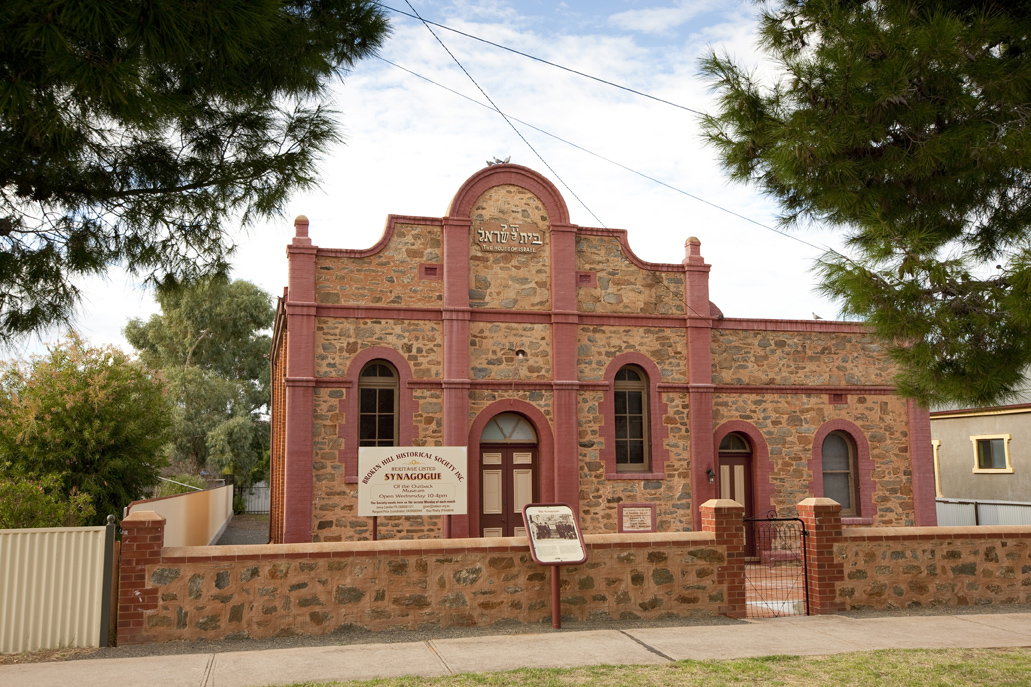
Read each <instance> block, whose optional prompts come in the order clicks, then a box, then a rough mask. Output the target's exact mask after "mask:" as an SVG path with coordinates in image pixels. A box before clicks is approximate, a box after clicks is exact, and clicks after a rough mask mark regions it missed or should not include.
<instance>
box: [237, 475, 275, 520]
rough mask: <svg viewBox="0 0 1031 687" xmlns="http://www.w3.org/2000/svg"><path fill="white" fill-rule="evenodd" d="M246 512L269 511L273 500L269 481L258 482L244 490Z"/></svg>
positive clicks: (244, 510)
mask: <svg viewBox="0 0 1031 687" xmlns="http://www.w3.org/2000/svg"><path fill="white" fill-rule="evenodd" d="M243 501H244V504H245V507H244V509H243V512H244V513H268V512H269V503H270V502H271V498H270V493H269V486H268V482H257V483H255V484H253V485H251V486H250V487H248V488H247V489H244V492H243Z"/></svg>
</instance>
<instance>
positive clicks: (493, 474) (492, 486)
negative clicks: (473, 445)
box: [480, 444, 539, 537]
mask: <svg viewBox="0 0 1031 687" xmlns="http://www.w3.org/2000/svg"><path fill="white" fill-rule="evenodd" d="M537 464H538V460H537V447H536V446H525V445H512V444H508V445H504V444H501V445H489V444H484V445H481V446H480V536H482V537H513V536H516V535H525V534H526V529H525V528H524V527H523V506H525V505H526V504H527V503H533V502H536V501H537V500H538V499H539V494H538V486H537V481H538V480H537Z"/></svg>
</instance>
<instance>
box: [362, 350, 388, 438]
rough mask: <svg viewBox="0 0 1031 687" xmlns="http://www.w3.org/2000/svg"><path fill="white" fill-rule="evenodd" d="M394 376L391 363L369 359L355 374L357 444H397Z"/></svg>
mask: <svg viewBox="0 0 1031 687" xmlns="http://www.w3.org/2000/svg"><path fill="white" fill-rule="evenodd" d="M397 404H398V376H397V370H395V369H394V366H393V365H391V364H390V363H388V362H385V361H383V360H373V361H372V362H370V363H369V364H368V365H366V366H365V367H363V368H362V372H361V375H359V377H358V445H359V446H397V437H398V431H397V416H398V412H397Z"/></svg>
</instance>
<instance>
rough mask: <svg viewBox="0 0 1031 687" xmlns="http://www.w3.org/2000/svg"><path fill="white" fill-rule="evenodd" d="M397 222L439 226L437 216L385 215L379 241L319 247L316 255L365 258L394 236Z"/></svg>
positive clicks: (384, 245) (381, 247) (382, 247)
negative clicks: (365, 244) (347, 246)
mask: <svg viewBox="0 0 1031 687" xmlns="http://www.w3.org/2000/svg"><path fill="white" fill-rule="evenodd" d="M398 224H417V225H422V226H430V227H439V226H440V218H439V217H417V216H414V215H387V222H386V224H385V225H384V227H383V235H382V236H380V239H379V241H377V242H376V243H374V244H372V246H371V247H369V248H319V249H318V250H317V252H316V255H317V256H318V257H320V258H367V257H369V256H372V255H375V254H376V253H379V252H380V251H381V250H383V249H384V248H386V247H387V245H388V244H389V243H390V239H392V238H393V237H394V227H395V226H396V225H398Z"/></svg>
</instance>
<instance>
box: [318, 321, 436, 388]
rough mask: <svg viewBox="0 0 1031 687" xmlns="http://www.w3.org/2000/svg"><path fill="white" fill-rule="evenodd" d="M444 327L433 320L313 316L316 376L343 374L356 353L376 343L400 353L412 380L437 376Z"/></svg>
mask: <svg viewBox="0 0 1031 687" xmlns="http://www.w3.org/2000/svg"><path fill="white" fill-rule="evenodd" d="M443 343H444V337H443V326H442V324H441V322H439V321H436V320H393V319H345V318H336V317H317V318H315V376H316V377H343V376H345V375H346V374H347V368H348V366H349V364H350V361H351V359H352V358H353V357H354V356H355V354H356V353H358V352H360V351H363V350H365V349H367V348H373V347H375V346H385V347H387V348H393V349H394V350H396V351H398V352H399V353H401V354H402V355H403V356H404V357H405V360H407V361H408V365H409V367H410V368H411V370H412V377H414V378H415V379H440V377H441V374H442V369H443V364H444V362H443V361H444V351H443Z"/></svg>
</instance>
